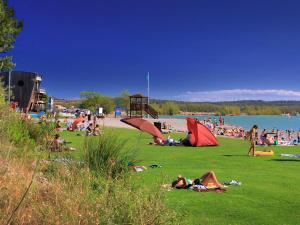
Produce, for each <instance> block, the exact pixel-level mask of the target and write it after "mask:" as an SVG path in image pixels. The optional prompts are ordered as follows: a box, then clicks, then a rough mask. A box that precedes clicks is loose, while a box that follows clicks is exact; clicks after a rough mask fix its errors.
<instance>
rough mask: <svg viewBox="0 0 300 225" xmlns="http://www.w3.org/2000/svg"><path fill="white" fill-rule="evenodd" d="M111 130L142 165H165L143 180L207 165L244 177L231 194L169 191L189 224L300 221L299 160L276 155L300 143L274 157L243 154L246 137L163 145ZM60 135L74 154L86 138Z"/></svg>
mask: <svg viewBox="0 0 300 225" xmlns="http://www.w3.org/2000/svg"><path fill="white" fill-rule="evenodd" d="M113 132H117V133H119V134H120V136H121V137H122V138H125V139H129V145H130V146H131V147H132V148H137V152H138V158H139V159H140V160H141V163H140V164H141V165H145V166H149V165H151V164H161V165H163V168H161V169H151V168H149V169H148V170H147V171H146V172H144V173H139V174H137V175H136V176H137V181H138V182H139V183H140V184H142V185H147V186H149V187H151V186H153V187H154V186H157V185H158V184H162V183H170V182H171V181H173V180H174V179H176V177H177V175H178V174H182V175H184V176H186V177H189V178H196V177H199V176H201V175H202V174H204V173H205V172H206V171H209V170H213V171H215V173H216V175H217V177H218V179H219V181H221V182H223V181H228V180H231V179H237V180H239V181H241V182H242V186H241V187H229V188H228V192H227V193H197V192H193V191H187V190H172V191H170V192H167V201H168V204H169V205H170V207H172V208H174V209H175V210H177V211H179V212H181V213H184V214H185V215H186V217H185V219H186V220H188V222H189V224H299V221H300V192H299V190H300V188H299V186H300V176H299V167H300V159H295V160H294V159H288V158H282V157H280V156H278V155H279V154H280V153H298V154H300V147H272V148H271V149H272V150H273V151H275V153H276V155H277V156H275V157H255V158H249V157H247V156H245V155H246V153H247V151H248V148H249V146H248V143H247V142H245V141H242V140H232V139H224V138H223V139H221V138H220V144H221V145H220V146H219V147H208V148H187V147H161V146H151V145H148V143H149V142H150V141H151V138H150V136H148V135H146V134H142V135H141V134H140V132H137V131H136V130H126V129H114V130H113ZM62 136H63V137H64V138H65V139H67V140H68V141H72V144H71V145H72V146H74V147H77V148H78V151H77V152H76V153H74V154H75V155H76V157H79V155H80V154H81V152H80V150H79V149H80V145H81V144H82V142H83V139H84V138H83V137H79V136H76V134H75V133H64V134H63V135H62ZM172 137H174V138H179V137H180V136H179V135H175V134H174V135H172ZM261 149H262V148H261ZM185 223H187V222H185Z"/></svg>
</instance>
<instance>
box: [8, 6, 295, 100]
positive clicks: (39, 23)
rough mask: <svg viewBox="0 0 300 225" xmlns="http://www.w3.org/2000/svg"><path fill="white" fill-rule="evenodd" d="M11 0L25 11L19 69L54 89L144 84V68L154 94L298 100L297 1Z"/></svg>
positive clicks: (113, 89) (73, 93)
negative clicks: (148, 73) (37, 73)
mask: <svg viewBox="0 0 300 225" xmlns="http://www.w3.org/2000/svg"><path fill="white" fill-rule="evenodd" d="M9 2H10V5H11V6H13V7H14V8H15V10H16V15H17V17H18V18H19V19H21V20H23V21H24V31H23V32H22V34H21V35H20V36H19V38H18V39H17V42H16V46H15V49H14V50H13V51H12V52H11V54H12V55H13V56H14V61H15V62H16V63H17V68H16V69H17V70H25V71H35V72H39V73H41V74H43V75H44V86H45V87H46V89H47V90H48V91H49V93H50V94H52V95H55V96H57V97H64V98H76V97H78V96H79V92H80V91H98V92H100V93H103V94H106V95H113V96H116V95H118V94H119V93H120V92H121V91H122V90H125V89H127V90H129V91H130V92H131V93H136V92H143V93H145V94H146V89H147V81H146V73H147V72H148V71H149V72H150V79H151V93H152V96H154V97H156V98H170V99H171V98H173V99H184V100H211V101H214V100H231V98H232V99H240V98H244V99H251V98H262V99H271V100H272V99H278V98H282V99H299V100H300V85H299V84H300V63H299V62H300V26H299V24H300V13H299V8H300V1H290V0H280V1H279V0H269V1H264V0H260V1H256V0H251V1H241V0H236V1H231V0H223V1H214V0H193V1H192V0H185V1H183V0H151V1H144V0H109V1H102V0H85V1H82V0H26V1H25V0H23V1H20V0H10V1H9ZM237 89H238V90H237ZM278 89H280V90H281V92H280V94H279V93H278V92H277V90H278ZM224 90H226V91H224ZM264 90H267V91H266V92H263V91H264ZM289 90H292V92H291V91H290V92H288V91H289ZM241 93H243V94H241ZM203 96H206V97H203ZM238 96H239V97H238ZM249 96H252V97H249ZM253 96H254V97H253Z"/></svg>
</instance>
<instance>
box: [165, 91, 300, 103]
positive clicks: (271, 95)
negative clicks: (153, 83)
mask: <svg viewBox="0 0 300 225" xmlns="http://www.w3.org/2000/svg"><path fill="white" fill-rule="evenodd" d="M170 99H173V100H181V101H191V102H217V101H238V100H265V101H277V100H298V101H300V91H290V90H283V89H278V90H276V89H270V90H252V89H231V90H216V91H198V92H192V91H188V92H186V93H183V94H180V95H178V96H175V97H174V96H173V97H171V98H170Z"/></svg>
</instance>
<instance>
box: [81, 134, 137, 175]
mask: <svg viewBox="0 0 300 225" xmlns="http://www.w3.org/2000/svg"><path fill="white" fill-rule="evenodd" d="M126 144H127V143H126V141H124V140H121V139H120V138H119V137H118V136H117V135H116V134H113V133H112V132H109V131H108V132H106V133H105V134H103V135H101V136H99V137H95V138H91V137H87V138H86V139H85V142H84V145H83V150H84V154H83V160H84V162H85V163H87V165H88V167H89V169H90V170H91V171H93V172H94V173H95V174H98V175H101V176H105V177H107V178H113V179H115V178H118V177H119V176H121V175H122V174H124V173H126V172H127V171H128V165H129V164H130V163H134V162H135V155H134V152H133V151H130V150H128V147H127V145H126Z"/></svg>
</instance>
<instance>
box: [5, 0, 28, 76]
mask: <svg viewBox="0 0 300 225" xmlns="http://www.w3.org/2000/svg"><path fill="white" fill-rule="evenodd" d="M22 29H23V22H21V21H19V20H17V18H16V17H15V11H14V9H12V8H10V7H9V5H8V0H0V53H1V57H0V71H7V70H10V69H12V68H13V67H14V66H15V64H14V63H13V62H12V56H9V55H7V53H8V51H10V50H11V49H13V47H14V43H15V41H16V38H17V36H18V34H19V33H20V32H21V31H22Z"/></svg>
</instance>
